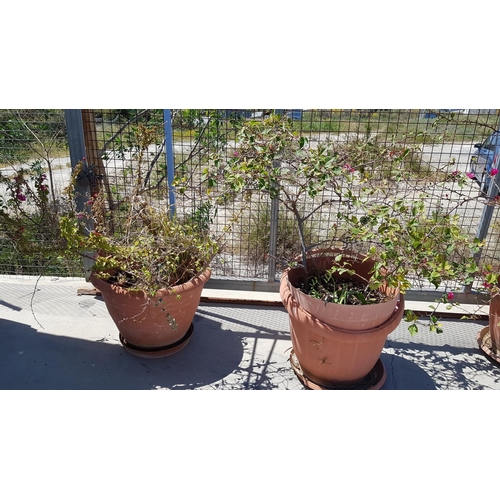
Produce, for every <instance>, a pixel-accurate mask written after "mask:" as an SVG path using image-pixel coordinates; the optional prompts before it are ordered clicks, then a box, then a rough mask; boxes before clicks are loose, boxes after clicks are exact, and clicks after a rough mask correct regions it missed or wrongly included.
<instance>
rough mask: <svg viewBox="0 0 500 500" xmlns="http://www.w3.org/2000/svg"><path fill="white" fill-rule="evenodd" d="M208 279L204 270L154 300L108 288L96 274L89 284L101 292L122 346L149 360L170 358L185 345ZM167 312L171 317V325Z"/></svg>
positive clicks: (121, 289)
mask: <svg viewBox="0 0 500 500" xmlns="http://www.w3.org/2000/svg"><path fill="white" fill-rule="evenodd" d="M210 276H211V271H210V269H206V270H205V271H204V272H203V273H202V274H200V275H199V276H197V277H196V278H193V279H192V280H190V281H189V282H187V283H184V284H183V285H179V286H175V287H173V288H172V290H159V291H158V292H157V293H156V295H155V296H154V297H149V296H148V295H147V294H145V293H144V292H130V291H129V290H127V289H125V288H123V287H120V286H116V285H110V284H109V283H106V282H105V281H103V280H100V279H99V278H97V277H96V276H95V275H91V277H90V281H91V282H92V284H93V285H94V286H95V287H96V288H97V289H98V290H100V292H101V293H102V296H103V298H104V302H105V303H106V307H107V309H108V312H109V314H110V316H111V318H112V319H113V321H114V322H115V324H116V326H117V328H118V331H119V332H120V341H121V342H122V344H123V346H124V347H125V348H126V349H127V350H128V351H129V352H131V353H132V354H134V355H136V356H139V357H145V358H151V357H164V356H169V355H171V354H174V353H175V352H178V351H180V350H181V349H182V348H184V347H185V346H186V345H187V343H188V342H189V340H190V338H191V334H192V331H193V327H192V321H193V318H194V315H195V313H196V309H197V308H198V305H199V303H200V297H201V292H202V290H203V286H204V285H205V283H206V282H207V281H208V279H209V278H210ZM167 312H168V314H169V315H170V316H171V317H172V318H174V320H175V325H174V326H173V325H172V324H171V321H169V317H168V315H167Z"/></svg>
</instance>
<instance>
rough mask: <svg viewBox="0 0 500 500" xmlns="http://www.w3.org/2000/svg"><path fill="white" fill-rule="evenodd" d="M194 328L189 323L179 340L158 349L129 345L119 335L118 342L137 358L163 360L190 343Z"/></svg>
mask: <svg viewBox="0 0 500 500" xmlns="http://www.w3.org/2000/svg"><path fill="white" fill-rule="evenodd" d="M193 330H194V326H193V324H192V323H191V326H190V327H189V328H188V331H187V332H186V334H185V335H184V337H182V338H181V339H179V340H177V341H176V342H174V343H172V344H169V345H166V346H159V347H142V346H137V345H134V344H131V343H130V342H127V341H126V340H125V339H124V338H123V337H122V334H121V333H120V336H119V338H120V342H121V344H122V346H123V347H125V349H126V350H127V351H128V352H130V353H131V354H133V355H134V356H138V357H140V358H164V357H165V356H170V355H171V354H175V353H176V352H179V351H180V350H181V349H183V348H184V347H185V346H186V344H187V343H188V342H189V341H190V339H191V335H192V334H193Z"/></svg>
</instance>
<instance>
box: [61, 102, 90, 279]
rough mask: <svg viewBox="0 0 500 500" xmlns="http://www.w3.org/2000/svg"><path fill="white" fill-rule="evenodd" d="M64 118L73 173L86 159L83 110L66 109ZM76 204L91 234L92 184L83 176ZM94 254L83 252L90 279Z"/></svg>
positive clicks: (87, 276)
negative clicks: (90, 205)
mask: <svg viewBox="0 0 500 500" xmlns="http://www.w3.org/2000/svg"><path fill="white" fill-rule="evenodd" d="M64 116H65V119H66V130H67V133H68V146H69V155H70V161H71V171H74V169H75V168H76V166H77V165H78V163H79V162H81V161H82V160H83V159H84V158H85V157H86V152H85V137H84V134H83V120H82V110H81V109H65V110H64ZM74 195H75V204H76V209H77V210H78V211H79V212H82V213H86V214H87V215H88V217H87V219H86V220H84V221H83V222H84V223H85V227H84V232H85V233H86V234H89V233H90V232H91V231H92V230H93V229H94V223H93V220H92V218H91V217H90V207H89V205H88V203H87V202H88V201H89V199H90V182H89V179H88V177H86V176H82V177H81V178H78V179H77V181H76V183H75V194H74ZM93 257H94V253H93V252H92V253H91V252H83V268H84V271H85V278H86V279H87V281H88V279H89V277H90V270H91V268H92V266H93V265H94V262H95V259H94V258H93Z"/></svg>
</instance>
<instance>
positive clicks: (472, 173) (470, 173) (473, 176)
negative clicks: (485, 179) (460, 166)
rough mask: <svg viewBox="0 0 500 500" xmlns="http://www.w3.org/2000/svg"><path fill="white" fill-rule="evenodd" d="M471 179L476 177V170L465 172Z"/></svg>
mask: <svg viewBox="0 0 500 500" xmlns="http://www.w3.org/2000/svg"><path fill="white" fill-rule="evenodd" d="M465 175H466V176H467V177H468V178H469V179H474V178H475V177H476V176H475V175H474V172H467V173H466V174H465Z"/></svg>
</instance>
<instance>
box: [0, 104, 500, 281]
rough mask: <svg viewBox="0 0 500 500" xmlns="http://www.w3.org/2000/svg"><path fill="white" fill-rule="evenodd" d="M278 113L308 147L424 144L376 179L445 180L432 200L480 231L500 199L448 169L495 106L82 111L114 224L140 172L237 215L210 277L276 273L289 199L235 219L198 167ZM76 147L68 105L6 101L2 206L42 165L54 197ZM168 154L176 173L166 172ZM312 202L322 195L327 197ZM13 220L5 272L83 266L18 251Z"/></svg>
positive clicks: (91, 158)
mask: <svg viewBox="0 0 500 500" xmlns="http://www.w3.org/2000/svg"><path fill="white" fill-rule="evenodd" d="M166 112H167V113H170V112H171V114H170V115H169V118H170V119H171V125H172V127H171V131H170V132H171V138H170V137H168V134H169V133H170V132H169V130H168V129H167V127H166V126H165V124H166V121H165V118H166V114H165V113H166ZM273 112H278V113H282V114H285V115H287V116H289V117H290V118H291V120H292V124H293V128H294V130H296V131H297V133H298V134H301V135H302V136H304V137H307V139H308V140H309V144H310V147H314V146H315V145H316V144H318V143H320V142H323V141H326V140H334V141H339V142H355V141H356V140H361V139H362V140H365V141H366V140H368V141H373V142H379V143H381V142H384V143H385V142H387V143H389V142H391V141H394V140H396V141H403V140H404V141H405V143H408V144H412V145H414V146H418V148H417V150H416V152H415V153H413V154H412V156H411V157H410V158H408V160H407V161H406V163H405V168H408V169H409V170H410V171H411V172H412V179H413V181H412V183H410V184H408V183H404V184H403V183H398V182H397V181H395V180H391V179H390V176H388V174H387V173H384V171H383V170H381V171H380V172H377V175H380V179H381V181H382V180H383V179H385V180H388V179H389V181H390V188H391V189H392V190H394V191H395V192H397V194H398V196H401V197H403V198H405V199H410V198H415V197H417V196H418V195H419V192H420V190H421V189H422V188H423V184H424V183H425V182H426V181H425V179H428V178H429V176H434V177H436V178H437V177H439V176H442V179H443V180H446V179H450V181H449V182H448V183H446V182H445V189H442V188H439V189H438V188H436V190H435V191H434V192H433V193H432V196H431V198H432V203H431V205H429V210H437V209H439V210H440V211H441V212H443V213H446V212H447V211H451V210H453V211H454V213H457V214H458V215H459V217H460V222H461V225H462V227H463V228H465V229H466V230H467V231H468V232H469V234H471V235H476V234H478V231H479V230H480V228H481V227H482V226H481V225H482V224H484V220H483V219H484V212H485V207H486V206H487V204H488V203H491V202H493V201H494V200H490V199H489V198H488V197H487V196H485V193H483V191H482V190H481V186H479V184H478V182H476V181H475V180H474V179H470V180H469V181H468V182H466V183H465V184H464V185H462V186H459V185H458V184H456V183H453V173H454V172H464V173H468V172H470V171H471V161H474V160H473V158H474V157H476V158H477V152H478V151H479V150H478V148H476V147H475V145H478V144H480V143H484V141H485V140H486V139H487V138H488V137H489V136H490V135H491V134H492V132H495V131H496V130H498V128H499V123H498V121H499V115H498V110H391V109H360V110H343V109H333V110H266V109H260V110H257V109H252V110H244V109H238V110H222V109H219V110H193V109H187V110H186V109H182V110H167V111H166V110H151V109H147V110H146V109H143V110H131V109H125V110H104V109H100V110H98V109H95V110H82V121H83V131H84V141H85V150H86V159H87V163H88V164H89V165H90V166H91V167H92V169H93V170H92V175H93V178H94V179H95V182H94V185H93V189H94V190H100V191H102V192H103V193H104V195H105V199H106V203H107V209H108V213H109V218H108V223H109V224H110V225H111V226H112V227H113V228H115V229H116V230H119V227H120V225H121V224H122V220H123V214H124V213H125V209H126V205H127V196H128V195H129V194H130V192H131V190H132V189H133V188H134V183H135V182H140V183H141V186H142V188H143V192H144V194H145V195H146V196H148V197H149V199H150V200H151V201H152V202H154V203H157V204H163V205H165V207H167V208H168V207H170V206H171V205H172V204H173V203H175V209H176V210H177V211H178V212H179V213H183V214H188V213H189V214H195V215H196V216H198V217H205V218H207V220H210V224H211V227H212V229H213V230H214V232H216V233H221V232H223V231H224V230H226V229H227V227H228V226H231V232H230V237H229V238H226V244H225V247H224V249H223V252H222V253H221V255H220V256H218V257H217V258H216V260H215V262H214V263H213V276H214V277H215V278H225V279H231V280H244V281H254V282H274V281H275V280H276V279H277V278H278V277H279V275H280V272H281V270H282V269H283V268H284V267H285V266H286V265H287V263H288V262H289V261H290V260H291V259H292V258H294V257H295V256H296V255H298V254H299V253H300V247H299V239H298V234H297V230H296V228H295V222H294V220H293V219H292V217H291V216H290V214H288V213H287V212H286V211H285V210H283V207H280V206H276V204H274V206H273V202H272V201H271V199H270V198H269V196H266V195H258V196H257V195H255V196H253V197H251V198H250V199H248V200H247V203H246V205H245V206H244V210H243V211H240V213H239V218H238V221H237V222H236V223H234V222H233V221H232V217H233V214H234V212H238V210H240V208H241V206H239V205H237V204H238V203H239V202H237V201H234V202H233V204H232V205H231V204H229V206H226V207H219V208H218V210H217V212H216V213H215V212H214V207H213V206H210V205H209V204H208V203H207V198H206V192H207V186H206V184H205V183H204V180H203V175H202V173H203V169H204V167H205V166H206V165H207V164H208V162H209V159H210V156H211V154H212V153H213V152H215V151H218V152H221V151H222V152H223V154H224V155H225V157H226V158H230V157H231V156H232V155H234V154H236V151H237V132H238V130H239V128H240V127H241V125H242V124H243V123H245V122H246V121H248V120H262V119H264V118H265V117H267V116H269V115H270V114H271V113H273ZM170 141H171V142H170ZM139 143H142V144H144V143H147V148H145V149H141V148H139V147H138V144H139ZM169 146H171V151H169ZM169 154H170V156H169ZM69 156H70V155H69V150H68V137H67V130H66V123H65V118H64V111H63V110H1V111H0V167H1V175H2V183H0V189H1V190H2V191H1V193H0V195H1V196H2V199H3V200H4V201H3V205H2V207H3V209H4V210H5V209H6V208H7V201H6V200H7V199H8V197H9V195H10V196H11V197H12V195H13V196H14V197H15V196H17V194H16V193H15V192H13V191H12V189H13V187H12V186H14V185H15V182H13V181H14V179H15V178H16V176H18V175H19V172H20V171H25V170H26V171H28V170H30V169H33V168H35V169H38V170H36V172H38V175H42V174H45V175H46V178H47V184H46V185H47V186H48V188H49V189H50V193H49V194H50V197H49V199H50V200H51V201H52V203H53V204H54V205H55V206H57V204H58V203H60V195H61V192H62V190H63V189H64V187H65V186H66V185H67V184H68V182H69V179H70V175H71V160H70V157H69ZM169 158H170V160H169ZM172 160H173V161H172ZM169 161H170V162H172V163H173V165H171V166H173V167H174V170H175V176H176V180H177V181H178V184H176V183H175V182H174V183H173V184H172V182H171V181H172V179H169V168H168V167H169V165H168V163H169ZM40 169H41V170H40ZM138 169H140V170H138ZM137 174H139V175H137ZM26 175H28V174H26ZM169 181H170V182H169ZM9 183H10V184H9ZM9 186H10V187H9ZM172 193H173V194H174V195H175V198H172ZM22 196H23V194H21V197H22ZM462 200H463V201H462ZM465 200H467V201H465ZM26 201H29V200H26ZM317 201H318V204H321V199H318V200H317ZM0 208H1V207H0ZM336 210H338V208H336V207H335V206H332V205H329V204H325V205H324V206H323V207H322V208H321V210H318V211H317V212H315V213H314V216H312V217H310V218H309V219H308V220H307V224H306V227H305V231H307V233H308V236H309V238H308V239H310V240H312V241H315V240H321V239H322V238H324V237H326V236H327V235H330V234H331V230H332V228H334V226H335V218H336ZM497 212H498V211H494V213H493V216H492V220H491V223H490V224H488V233H487V237H486V245H485V248H484V250H483V254H482V258H483V259H490V260H492V261H496V260H497V256H498V255H499V251H498V250H499V248H498V240H499V235H500V230H499V221H498V214H497ZM6 230H7V229H6V228H5V225H4V226H3V232H2V234H0V274H35V275H36V274H40V273H42V274H56V275H60V276H68V275H73V276H75V275H77V276H81V275H82V273H83V271H82V270H81V268H80V266H79V263H77V262H73V263H67V262H64V263H63V262H62V261H58V262H55V263H53V262H51V263H50V267H49V266H48V265H47V262H45V261H44V260H43V258H42V257H41V256H37V257H36V258H34V257H33V258H26V257H22V256H21V254H20V253H19V252H17V251H16V245H15V242H14V243H12V238H11V239H9V238H7V235H6ZM271 235H274V244H273V242H271V241H270V238H271ZM34 237H36V235H34ZM47 244H48V245H50V242H47ZM271 264H272V265H271Z"/></svg>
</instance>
